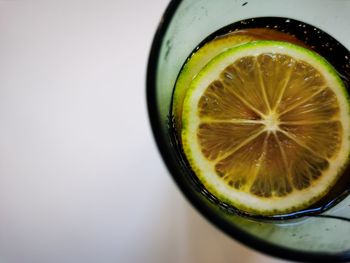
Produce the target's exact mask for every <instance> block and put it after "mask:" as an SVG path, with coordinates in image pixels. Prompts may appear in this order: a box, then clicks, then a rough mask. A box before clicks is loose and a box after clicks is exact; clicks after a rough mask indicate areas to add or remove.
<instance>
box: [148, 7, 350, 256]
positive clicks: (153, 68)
mask: <svg viewBox="0 0 350 263" xmlns="http://www.w3.org/2000/svg"><path fill="white" fill-rule="evenodd" d="M181 2H182V0H171V1H170V2H169V4H168V6H167V8H166V10H165V12H164V14H163V16H162V18H161V20H160V23H159V25H158V28H157V30H156V32H155V35H154V38H153V41H152V45H151V50H150V53H149V57H148V63H147V72H146V104H147V110H148V116H149V121H150V125H151V130H152V133H153V138H154V140H155V142H156V144H157V148H158V150H159V152H160V154H161V156H162V159H163V161H164V162H165V164H166V167H167V169H168V170H169V172H170V174H171V175H172V174H173V172H175V171H176V169H177V167H176V165H174V164H173V161H174V160H173V159H172V158H171V157H169V155H168V154H167V149H166V147H165V145H166V139H165V138H164V136H163V134H162V132H161V131H162V129H163V128H162V127H161V123H162V120H161V117H160V115H159V113H158V112H159V109H158V104H157V97H156V72H157V64H158V60H159V55H160V50H161V46H162V42H163V40H164V36H165V33H166V31H167V29H168V26H169V24H170V22H171V20H172V17H173V16H174V14H175V12H176V10H177V8H178V7H179V5H180V4H181ZM171 177H172V179H173V180H174V181H175V183H176V184H177V186H178V187H179V189H180V190H181V192H182V193H183V195H184V196H185V197H186V199H187V200H188V201H189V202H190V203H191V204H192V205H193V206H194V207H195V208H196V210H197V211H198V212H200V214H201V215H202V216H203V217H205V218H206V219H208V221H209V222H211V223H212V224H213V225H214V226H216V227H218V228H219V229H220V230H221V231H223V232H224V233H225V234H228V235H229V236H230V237H232V238H233V239H235V240H237V241H239V242H241V243H243V244H244V245H246V246H247V247H250V248H253V249H255V250H257V251H260V252H262V253H264V254H267V255H270V256H274V257H278V258H281V259H286V260H293V261H300V262H348V261H349V260H350V251H345V252H344V253H342V254H329V253H316V252H305V251H297V250H293V249H288V248H285V247H282V246H278V245H275V244H271V243H269V242H267V241H264V240H262V239H259V238H256V237H254V236H252V235H251V234H249V233H246V232H244V231H242V230H240V229H239V228H238V227H235V226H234V225H230V224H228V223H227V222H225V221H224V220H222V218H220V217H219V216H218V215H216V214H215V213H213V212H212V211H211V210H210V209H209V208H208V207H207V206H205V205H204V204H203V203H202V202H201V201H200V200H199V199H198V197H197V196H195V195H194V194H193V193H191V192H189V191H186V186H185V185H184V183H183V182H182V181H181V180H179V179H177V178H176V177H174V176H171Z"/></svg>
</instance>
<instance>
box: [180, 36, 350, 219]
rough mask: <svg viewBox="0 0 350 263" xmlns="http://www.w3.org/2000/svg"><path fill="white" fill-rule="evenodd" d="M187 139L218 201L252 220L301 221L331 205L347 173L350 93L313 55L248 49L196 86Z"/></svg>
mask: <svg viewBox="0 0 350 263" xmlns="http://www.w3.org/2000/svg"><path fill="white" fill-rule="evenodd" d="M181 136H182V146H183V150H184V152H185V155H186V157H187V159H188V161H189V164H190V165H191V167H192V170H193V171H194V172H195V173H196V175H197V176H198V178H199V179H200V180H201V182H202V183H203V184H204V186H205V187H206V188H207V189H208V190H209V191H210V192H211V193H212V194H214V195H215V196H217V197H218V198H219V199H221V200H223V201H225V202H227V203H230V204H231V205H233V206H235V207H237V208H238V209H240V210H243V211H246V212H248V213H253V214H259V215H277V214H285V213H290V212H294V211H297V210H301V209H304V208H307V207H308V206H310V205H311V204H313V203H314V202H316V201H317V200H319V199H320V198H321V197H323V196H324V195H326V194H327V193H328V192H329V191H330V190H331V188H332V186H333V185H334V184H335V182H336V181H337V179H338V178H339V177H340V176H341V174H342V172H343V171H344V169H345V167H346V166H347V164H348V160H349V152H350V108H349V100H348V95H347V91H346V89H345V86H344V84H343V83H342V81H341V79H340V78H339V77H338V75H337V72H336V71H335V70H334V69H333V67H332V66H331V65H330V64H329V63H328V62H327V61H326V60H325V59H324V58H322V57H321V56H319V55H318V54H316V53H315V52H313V51H310V50H308V49H306V48H303V47H300V46H297V45H294V44H291V43H286V42H278V41H255V42H250V43H246V44H243V45H240V46H237V47H234V48H232V49H229V50H227V51H225V52H223V53H221V54H220V55H218V56H216V57H215V58H214V59H213V60H212V61H211V62H209V63H208V64H207V65H206V66H205V67H204V68H203V69H202V70H201V71H200V72H199V74H198V75H197V77H196V78H195V79H194V80H193V81H192V82H191V85H190V88H189V90H188V91H187V92H186V96H185V100H184V104H183V112H182V130H181Z"/></svg>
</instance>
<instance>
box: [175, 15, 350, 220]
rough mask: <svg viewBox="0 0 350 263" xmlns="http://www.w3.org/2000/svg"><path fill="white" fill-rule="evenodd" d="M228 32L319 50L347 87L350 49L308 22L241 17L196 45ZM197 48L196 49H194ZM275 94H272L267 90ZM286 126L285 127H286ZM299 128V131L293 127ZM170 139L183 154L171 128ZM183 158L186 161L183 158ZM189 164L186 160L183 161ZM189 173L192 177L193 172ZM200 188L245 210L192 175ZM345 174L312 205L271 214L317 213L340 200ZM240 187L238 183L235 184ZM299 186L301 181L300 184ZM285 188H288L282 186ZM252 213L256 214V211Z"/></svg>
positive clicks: (219, 203) (228, 207) (346, 179)
mask: <svg viewBox="0 0 350 263" xmlns="http://www.w3.org/2000/svg"><path fill="white" fill-rule="evenodd" d="M227 34H237V35H243V36H249V37H253V38H257V39H269V40H282V41H287V42H291V43H294V44H297V45H300V46H303V47H307V48H309V49H312V50H314V51H316V52H317V53H318V54H320V55H321V56H323V57H324V58H326V59H327V60H328V61H329V62H330V63H331V64H332V65H333V66H334V68H335V69H336V70H337V71H338V73H339V75H340V76H341V77H342V79H343V81H344V83H345V85H346V86H347V87H349V80H348V79H349V75H350V73H349V72H350V71H349V52H348V51H347V50H346V49H345V48H344V47H343V46H342V45H341V44H340V43H339V42H337V41H336V40H335V39H333V38H332V37H331V36H329V35H328V34H326V33H325V32H323V31H321V30H320V29H318V28H314V27H312V26H310V25H307V24H304V23H301V22H299V21H295V20H291V19H284V18H259V19H257V18H255V19H250V20H245V21H241V22H238V23H235V24H232V25H230V26H228V27H225V28H223V29H221V30H219V31H218V32H216V33H214V34H213V35H211V36H209V37H208V38H207V39H206V40H204V41H203V43H201V44H200V45H199V46H203V45H205V43H207V42H208V41H212V40H213V39H220V38H225V36H226V35H227ZM196 50H197V49H196ZM270 95H271V96H274V95H273V94H270ZM270 121H271V125H270V127H272V128H273V123H274V120H273V118H272V119H271V120H270ZM171 127H175V129H177V128H178V127H179V124H178V123H175V126H174V124H172V126H171ZM285 128H286V129H288V127H285ZM295 132H298V131H295ZM173 135H174V137H173V139H174V142H175V144H176V145H177V146H178V147H179V153H180V155H182V151H181V140H180V139H179V137H178V133H177V131H176V130H174V131H173ZM210 154H214V153H213V152H209V153H208V155H210ZM183 157H184V156H183V155H182V160H183V161H184V162H185V163H186V158H183ZM186 165H188V164H186ZM348 174H349V169H347V170H346V171H345V172H344V175H348ZM192 176H194V177H195V175H194V173H193V172H192ZM194 180H195V181H196V182H197V183H198V185H199V188H200V189H201V191H202V192H203V193H204V194H205V195H206V196H207V197H208V198H209V199H211V200H213V201H214V202H216V203H218V205H220V206H224V207H226V209H227V210H228V211H230V210H231V211H235V212H236V213H241V214H245V213H244V212H241V211H237V210H236V209H235V208H233V207H231V206H230V205H227V204H225V203H223V202H221V201H219V200H218V199H217V198H215V197H214V196H212V195H211V194H210V193H208V191H206V189H205V188H204V187H203V185H201V183H200V182H198V181H197V180H196V179H194ZM348 181H349V178H348V176H342V178H341V179H340V180H339V182H338V183H337V185H336V186H335V187H334V188H333V190H332V191H331V192H330V193H329V194H328V195H327V196H326V197H324V198H323V199H322V200H321V201H319V202H318V203H317V204H314V205H313V206H312V207H309V208H308V209H305V210H302V211H298V212H294V213H291V214H285V215H279V216H274V217H273V218H277V219H282V218H290V217H295V216H299V215H304V214H309V213H319V212H321V211H323V210H325V209H327V208H328V207H330V206H332V205H334V204H335V203H337V202H339V201H340V200H341V199H342V198H343V197H344V196H345V194H344V191H346V190H347V187H348V185H349V182H348ZM236 186H237V187H239V185H236ZM300 187H302V185H301V186H300ZM285 190H286V191H287V192H288V189H285ZM254 217H259V216H257V215H255V216H254Z"/></svg>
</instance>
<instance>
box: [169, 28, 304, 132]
mask: <svg viewBox="0 0 350 263" xmlns="http://www.w3.org/2000/svg"><path fill="white" fill-rule="evenodd" d="M254 40H280V41H286V42H290V43H295V44H298V45H304V44H303V43H302V42H301V41H299V40H298V39H297V38H295V37H294V36H291V35H289V34H287V33H282V32H279V31H276V30H273V29H267V28H248V29H244V30H237V31H233V32H231V33H228V34H225V35H222V36H220V37H217V38H215V39H213V40H212V41H209V42H207V43H205V44H204V45H203V46H202V47H200V48H199V49H198V50H196V52H194V53H193V54H192V55H191V56H190V58H189V59H188V60H187V62H186V64H185V65H184V66H183V68H182V70H181V72H180V74H179V77H178V79H177V81H176V86H175V91H174V98H173V115H174V118H175V121H174V123H175V125H176V130H179V131H180V130H181V115H182V106H183V100H184V98H185V95H186V91H187V89H188V87H189V85H190V83H191V81H192V80H193V78H194V77H195V76H196V75H197V74H198V72H199V71H200V70H201V69H202V68H203V67H204V66H205V65H206V64H207V63H208V62H209V61H210V60H211V59H213V58H214V57H215V56H217V55H218V54H220V53H221V52H223V51H225V50H227V49H229V48H232V47H235V46H238V45H241V44H244V43H247V42H251V41H254Z"/></svg>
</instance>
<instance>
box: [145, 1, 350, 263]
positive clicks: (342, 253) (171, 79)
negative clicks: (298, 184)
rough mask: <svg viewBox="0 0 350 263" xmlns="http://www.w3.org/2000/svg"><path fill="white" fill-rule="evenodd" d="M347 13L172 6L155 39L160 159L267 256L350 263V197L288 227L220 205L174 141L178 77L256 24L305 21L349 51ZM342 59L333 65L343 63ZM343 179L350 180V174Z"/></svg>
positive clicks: (220, 4) (341, 8) (331, 5)
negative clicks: (192, 59) (210, 41)
mask: <svg viewBox="0 0 350 263" xmlns="http://www.w3.org/2000/svg"><path fill="white" fill-rule="evenodd" d="M349 14H350V0H293V1H292V0H264V1H261V0H246V1H241V0H216V1H213V0H173V1H171V2H170V3H169V5H168V7H167V9H166V11H165V13H164V15H163V17H162V18H161V22H160V24H159V27H158V29H157V31H156V34H155V36H154V40H153V44H152V47H151V52H150V56H149V61H148V68H147V106H148V113H149V117H150V121H151V126H152V130H153V134H154V138H155V140H156V143H157V145H158V148H159V151H160V153H161V155H162V158H163V160H164V162H165V163H166V165H167V167H168V169H169V171H170V173H171V175H172V177H173V179H174V180H175V182H176V184H177V185H178V187H179V188H180V189H181V191H182V193H183V194H184V195H185V196H186V197H187V199H188V201H189V202H190V203H191V204H192V205H193V206H194V207H195V208H196V209H197V210H198V211H199V212H200V213H201V214H202V215H203V216H204V217H205V218H206V219H207V220H209V221H210V222H211V223H213V224H214V225H215V226H217V227H218V228H219V229H221V230H222V231H223V232H225V233H226V234H228V235H229V236H231V237H232V238H234V239H236V240H238V241H240V242H242V243H244V244H245V245H247V246H249V247H251V248H254V249H256V250H259V251H261V252H264V253H267V254H270V255H273V256H277V257H280V258H284V259H289V260H296V261H308V262H310V261H312V262H345V261H350V220H349V218H350V207H349V206H350V197H349V196H348V195H347V194H348V190H345V192H344V193H343V194H342V198H339V199H337V201H335V202H333V203H332V204H330V206H329V207H330V208H329V209H324V210H322V211H319V210H318V211H316V210H315V211H312V210H310V211H309V212H310V213H305V214H301V215H298V216H291V217H285V218H284V219H283V220H270V219H264V218H260V219H259V218H250V217H245V216H242V215H241V214H240V213H239V212H238V211H237V210H235V209H232V208H231V207H230V206H229V205H227V204H225V203H223V202H220V201H219V200H217V199H216V198H215V197H214V196H212V195H211V194H210V193H209V192H208V191H207V190H206V189H205V188H204V187H203V186H202V185H201V184H200V183H199V182H198V180H196V178H195V177H194V176H193V173H192V171H191V170H190V169H189V168H188V166H187V165H186V162H185V161H184V160H183V157H182V155H181V154H180V151H179V147H178V145H177V144H176V140H174V132H173V129H172V126H171V123H172V122H171V119H172V116H171V111H170V109H171V100H172V93H173V89H174V84H175V81H176V78H177V76H178V73H179V71H180V70H181V67H182V65H183V63H184V62H185V60H186V58H187V57H188V55H189V54H190V53H191V52H192V51H193V50H194V49H195V48H196V46H197V45H198V44H199V43H200V42H201V41H202V40H203V39H205V38H206V37H208V36H209V35H211V34H212V33H213V32H215V31H217V30H219V29H220V28H223V27H225V26H227V25H230V24H232V23H235V22H238V21H242V20H244V21H246V20H247V19H248V20H249V19H252V18H260V19H264V18H266V19H268V18H271V17H279V18H283V19H284V18H289V19H292V20H296V21H301V22H303V23H306V24H308V25H312V26H315V27H317V28H318V29H321V30H323V31H324V32H326V33H327V34H329V35H330V36H331V37H333V38H334V39H336V40H337V41H339V42H340V43H341V44H342V45H343V47H344V48H346V49H347V50H350V32H349V28H350V15H349ZM300 26H301V27H302V25H300ZM315 30H316V29H315ZM320 41H321V42H322V41H323V40H322V39H321V40H320ZM323 44H324V43H323ZM326 46H327V44H326ZM330 51H331V49H330ZM336 55H337V54H335V55H334V56H333V59H335V60H339V59H344V58H340V57H337V56H336ZM344 66H346V67H349V65H348V64H347V65H344ZM349 72H350V70H349ZM349 76H350V73H349ZM347 88H349V87H347ZM345 173H346V174H345V176H346V177H349V176H350V174H349V170H347V171H346V172H345ZM174 212H176V211H174Z"/></svg>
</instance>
